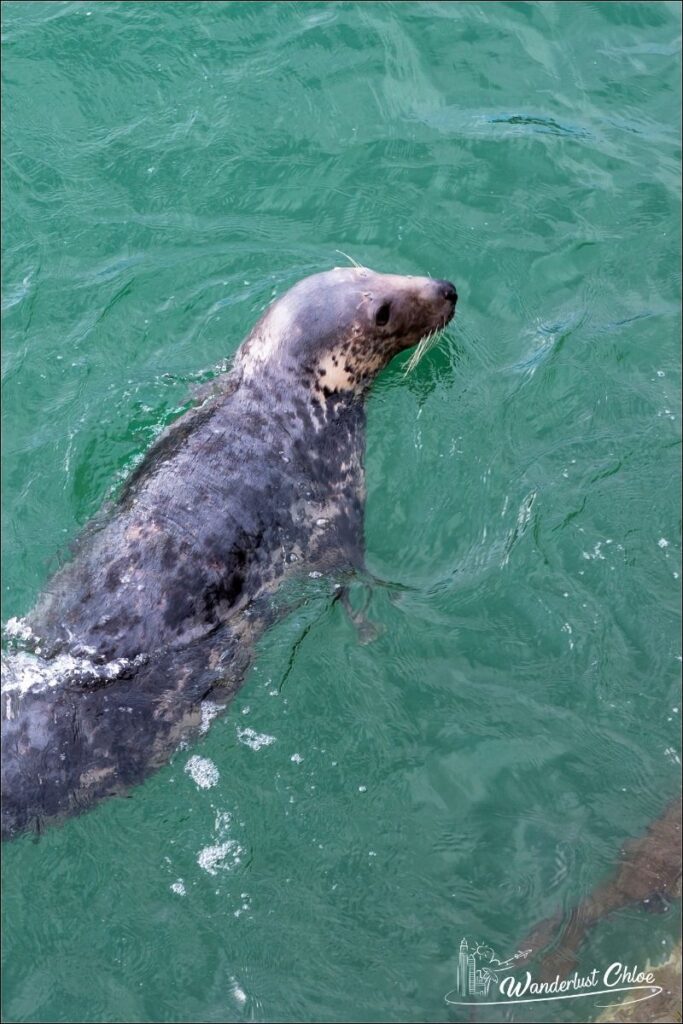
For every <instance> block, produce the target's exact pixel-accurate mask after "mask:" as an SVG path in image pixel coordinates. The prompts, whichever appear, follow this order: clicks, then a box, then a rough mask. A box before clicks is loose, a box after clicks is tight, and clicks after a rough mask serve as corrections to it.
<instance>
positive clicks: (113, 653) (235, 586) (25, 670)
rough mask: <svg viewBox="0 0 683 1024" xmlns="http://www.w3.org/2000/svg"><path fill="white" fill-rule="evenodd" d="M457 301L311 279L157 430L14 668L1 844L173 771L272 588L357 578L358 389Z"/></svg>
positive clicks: (380, 285)
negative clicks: (167, 766)
mask: <svg viewBox="0 0 683 1024" xmlns="http://www.w3.org/2000/svg"><path fill="white" fill-rule="evenodd" d="M455 302H456V293H455V289H454V288H453V286H452V285H451V284H450V283H449V282H445V281H433V280H432V279H431V278H404V277H397V276H394V275H381V274H376V273H374V272H372V271H369V270H365V269H363V268H348V269H347V268H345V269H336V270H333V271H329V272H327V273H324V274H319V275H315V276H314V277H311V278H306V279H305V280H304V281H302V282H300V283H299V284H298V285H296V286H295V287H294V288H293V289H291V290H290V291H289V292H288V293H286V294H285V295H284V296H283V297H282V298H281V299H280V300H278V301H276V302H275V303H274V304H273V306H271V307H270V309H269V310H267V312H266V313H265V314H264V316H263V317H262V319H261V320H260V321H259V323H258V324H257V325H256V327H255V328H254V330H253V331H252V332H251V334H250V335H249V336H248V337H247V339H246V340H245V342H244V343H243V344H242V346H241V347H240V349H239V350H238V352H237V355H236V358H235V364H234V366H233V369H232V371H231V372H230V373H229V374H227V375H225V377H224V378H219V381H218V383H217V385H216V388H215V393H214V394H213V395H211V396H210V397H208V398H207V399H206V400H205V401H204V402H203V404H201V405H200V406H198V407H196V408H194V409H192V410H190V411H189V412H188V413H186V414H185V415H184V416H183V417H181V418H180V419H179V420H178V421H176V423H174V424H173V425H172V426H171V427H170V428H169V429H168V430H167V431H166V432H165V433H164V434H162V435H161V437H160V439H159V440H158V441H157V443H156V444H155V445H154V446H153V447H152V449H151V450H150V451H149V453H148V454H147V456H146V458H145V460H144V461H143V463H142V464H141V465H140V467H139V468H138V469H137V470H136V471H135V472H134V473H133V474H132V476H131V478H130V479H129V480H128V482H127V483H126V485H125V487H124V490H123V493H122V495H121V497H120V498H119V500H118V502H117V503H116V505H115V506H114V507H113V509H111V510H110V511H109V513H108V514H107V515H106V517H104V519H103V520H102V521H101V522H100V523H99V524H97V525H96V526H93V527H92V528H91V529H88V530H86V532H85V534H84V536H83V537H82V538H81V540H80V541H79V542H78V543H77V546H76V550H75V554H74V557H73V559H72V560H71V561H70V562H69V563H68V564H67V565H66V566H64V568H62V569H61V570H60V572H58V573H57V575H56V576H55V577H54V578H53V579H52V581H51V582H50V584H49V586H48V588H47V590H46V592H45V594H44V595H43V596H42V597H41V599H40V600H39V602H38V604H37V606H36V608H35V609H34V610H33V612H31V613H30V614H29V615H28V616H27V618H26V620H24V622H23V623H22V626H21V629H22V631H23V634H24V637H25V638H26V640H27V646H28V648H29V649H28V650H21V651H17V652H14V653H11V654H10V655H9V656H8V658H7V659H6V665H5V675H6V684H5V689H4V691H3V833H4V834H5V835H13V834H15V833H16V832H19V831H22V830H24V829H26V828H30V827H34V828H40V827H42V824H43V823H44V822H46V821H48V820H50V819H57V818H61V817H64V816H66V815H68V814H71V813H76V812H79V811H81V810H83V809H84V808H86V807H88V806H89V805H91V804H92V803H93V802H95V801H97V800H99V799H102V798H103V797H105V796H108V795H111V794H114V793H117V792H120V791H122V790H123V789H125V788H127V787H129V786H131V785H133V784H135V783H137V782H139V781H141V780H142V779H143V778H144V777H145V776H146V775H147V774H148V773H149V772H150V771H152V770H154V769H155V768H157V767H159V766H160V765H162V764H164V763H165V762H167V761H168V759H169V757H170V755H171V754H172V752H173V750H174V749H175V748H176V746H177V744H178V742H179V740H181V739H182V738H184V737H186V736H187V735H188V734H190V733H191V732H192V731H193V730H197V729H199V728H200V727H201V723H202V713H203V712H202V709H203V707H204V708H206V702H207V701H208V700H211V701H212V702H214V703H217V704H218V705H219V706H220V705H224V704H225V703H227V701H228V700H229V698H230V696H231V695H232V694H233V693H234V692H235V690H236V688H237V687H238V686H239V683H240V681H241V679H242V678H243V676H244V673H245V671H246V669H247V667H248V665H249V662H250V660H251V657H252V655H253V648H254V643H255V641H256V640H257V639H258V637H259V636H260V635H261V634H262V632H263V630H264V629H265V628H266V627H267V626H268V625H269V624H270V623H271V622H272V621H273V619H274V617H275V616H276V614H277V612H276V610H275V605H274V602H273V596H274V595H275V593H276V591H277V589H278V587H279V586H280V584H281V583H282V581H283V580H285V579H286V578H287V577H288V576H292V575H295V574H302V573H303V574H309V573H316V574H317V573H320V574H324V573H328V572H332V571H338V570H349V569H350V570H353V569H354V568H360V567H361V566H362V562H363V497H364V482H363V452H364V423H365V411H364V398H365V395H366V393H367V389H368V387H369V385H370V383H371V381H372V379H373V378H374V376H375V375H376V373H377V372H378V371H379V370H380V369H381V368H382V367H383V366H385V365H386V364H387V363H388V362H389V361H390V359H391V358H392V357H393V356H394V355H395V354H396V353H397V352H399V351H401V350H402V349H404V348H407V347H410V346H411V345H414V344H415V343H416V342H417V341H418V340H420V338H422V337H423V336H424V335H426V334H428V333H430V332H432V331H434V330H437V329H439V328H440V327H442V326H444V325H445V324H446V323H447V322H448V321H449V320H450V318H451V316H452V315H453V311H454V307H455ZM204 717H205V718H206V715H204Z"/></svg>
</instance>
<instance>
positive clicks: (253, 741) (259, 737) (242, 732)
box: [237, 726, 275, 750]
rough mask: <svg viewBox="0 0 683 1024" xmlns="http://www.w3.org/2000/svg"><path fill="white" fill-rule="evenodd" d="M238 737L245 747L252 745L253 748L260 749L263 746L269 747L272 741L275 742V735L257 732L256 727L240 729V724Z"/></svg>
mask: <svg viewBox="0 0 683 1024" xmlns="http://www.w3.org/2000/svg"><path fill="white" fill-rule="evenodd" d="M237 739H238V740H239V741H240V743H243V744H244V745H245V747H250V748H251V749H252V750H260V749H261V747H269V746H270V745H271V743H275V736H269V735H268V733H267V732H256V730H255V729H240V727H239V726H238V727H237Z"/></svg>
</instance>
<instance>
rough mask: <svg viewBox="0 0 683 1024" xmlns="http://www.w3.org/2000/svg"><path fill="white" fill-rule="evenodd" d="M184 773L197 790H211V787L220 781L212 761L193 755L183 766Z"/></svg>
mask: <svg viewBox="0 0 683 1024" xmlns="http://www.w3.org/2000/svg"><path fill="white" fill-rule="evenodd" d="M185 771H186V772H187V774H188V775H189V776H190V778H191V779H192V781H193V782H194V783H195V784H196V785H197V786H198V787H199V789H211V787H212V786H215V785H217V784H218V780H219V779H220V774H219V772H218V768H216V765H215V764H214V763H213V761H210V760H209V758H208V757H200V756H199V754H194V755H193V756H192V757H191V758H190V759H189V761H188V762H187V764H186V765H185Z"/></svg>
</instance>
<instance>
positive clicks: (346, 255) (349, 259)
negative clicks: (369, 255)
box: [334, 249, 365, 270]
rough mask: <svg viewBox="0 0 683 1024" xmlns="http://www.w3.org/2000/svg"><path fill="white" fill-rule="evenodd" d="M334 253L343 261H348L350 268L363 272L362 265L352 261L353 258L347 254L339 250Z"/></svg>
mask: <svg viewBox="0 0 683 1024" xmlns="http://www.w3.org/2000/svg"><path fill="white" fill-rule="evenodd" d="M334 251H335V252H338V253H339V255H340V256H343V257H344V259H346V260H348V261H349V263H350V264H351V265H352V266H354V267H356V269H357V270H365V267H364V266H363V264H362V263H359V262H358V260H354V258H353V256H349V254H348V253H346V252H342V251H341V249H335V250H334Z"/></svg>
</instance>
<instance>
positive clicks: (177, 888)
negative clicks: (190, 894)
mask: <svg viewBox="0 0 683 1024" xmlns="http://www.w3.org/2000/svg"><path fill="white" fill-rule="evenodd" d="M171 892H175V893H177V895H178V896H186V895H187V889H186V888H185V883H184V882H183V880H182V878H179V879H178V881H177V882H173V883H172V885H171Z"/></svg>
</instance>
